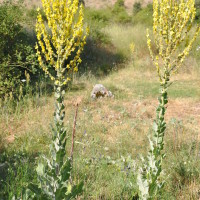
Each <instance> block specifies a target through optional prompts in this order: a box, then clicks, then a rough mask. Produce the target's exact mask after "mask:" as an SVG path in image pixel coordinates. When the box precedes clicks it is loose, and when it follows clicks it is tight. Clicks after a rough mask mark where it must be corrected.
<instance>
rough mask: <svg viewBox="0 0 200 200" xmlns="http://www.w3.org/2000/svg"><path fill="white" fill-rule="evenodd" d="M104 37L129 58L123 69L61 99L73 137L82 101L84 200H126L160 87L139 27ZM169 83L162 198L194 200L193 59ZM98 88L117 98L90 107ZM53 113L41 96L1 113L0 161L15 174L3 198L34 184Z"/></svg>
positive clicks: (196, 99) (83, 79)
mask: <svg viewBox="0 0 200 200" xmlns="http://www.w3.org/2000/svg"><path fill="white" fill-rule="evenodd" d="M103 31H105V33H106V34H108V35H110V38H112V40H111V41H112V47H113V48H116V49H117V51H118V52H120V53H121V54H123V55H126V57H127V60H126V61H125V62H124V63H123V64H120V65H122V67H121V68H122V69H120V70H118V71H112V72H111V73H110V74H109V75H108V76H106V77H102V78H96V77H95V76H94V75H92V74H87V75H85V74H84V75H80V77H79V78H78V77H77V78H75V80H74V83H73V86H72V88H71V89H70V90H69V91H68V92H67V94H66V100H65V105H66V118H65V124H66V127H67V129H68V133H69V135H71V132H72V123H73V116H74V112H75V108H74V107H73V102H74V101H75V100H76V99H77V98H81V99H82V103H81V105H80V107H79V113H78V121H77V133H76V134H77V135H76V142H75V144H76V146H75V160H74V163H75V168H74V176H75V178H74V179H75V180H77V181H78V180H80V179H84V180H85V189H84V194H83V197H82V199H129V198H130V197H131V195H132V192H134V191H136V184H135V175H134V172H135V169H136V167H137V166H136V165H137V164H139V161H138V160H139V155H140V154H141V153H142V154H144V155H145V153H146V152H147V149H148V137H147V136H148V134H150V132H151V125H152V122H153V119H154V118H155V108H156V106H157V96H158V92H159V91H158V89H159V85H158V79H157V77H156V72H155V69H154V67H153V65H152V63H151V60H150V58H149V54H148V51H147V47H146V42H145V41H146V39H145V28H144V26H143V25H136V26H134V27H130V26H128V27H125V26H119V25H112V26H107V27H105V29H103ZM131 42H133V43H134V44H135V48H136V49H135V53H134V55H130V51H129V45H130V43H131ZM173 81H174V84H173V85H172V86H171V88H170V90H169V99H170V100H169V104H168V109H167V116H166V118H167V124H168V128H167V132H166V145H165V152H166V154H167V157H166V160H165V163H164V168H165V174H166V176H165V178H166V181H167V184H166V187H165V188H164V190H163V194H162V196H163V199H199V198H200V196H199V195H200V194H199V193H200V182H199V180H200V179H199V178H200V177H199V176H200V155H199V153H200V152H199V143H200V135H199V131H200V129H199V127H200V114H199V113H200V88H199V85H200V79H199V69H198V59H195V58H194V57H192V56H191V57H190V58H188V59H187V61H186V62H185V65H184V67H183V69H181V70H180V73H179V75H176V76H175V78H174V80H173ZM96 83H101V84H103V85H104V86H105V87H106V88H108V89H109V90H111V91H112V93H113V94H114V98H105V99H98V100H92V99H91V98H90V93H91V91H92V88H93V85H94V84H96ZM53 111H54V98H53V96H46V95H43V96H41V97H38V96H34V97H32V98H28V99H26V100H24V102H21V103H19V104H18V106H17V107H16V109H15V112H14V113H12V114H11V113H9V112H8V108H7V107H4V108H2V109H1V115H0V135H1V148H2V149H3V150H4V151H5V152H6V153H7V155H8V156H6V155H5V156H4V157H3V156H2V158H1V159H2V160H4V161H5V160H6V161H7V162H8V163H10V164H11V165H12V166H15V165H17V166H19V167H17V173H16V171H15V172H14V173H11V174H10V181H9V180H8V179H7V184H8V186H6V185H5V182H4V185H2V186H4V187H5V188H6V189H4V193H5V192H6V191H7V192H10V193H16V192H19V191H20V190H21V189H22V187H25V186H26V183H27V181H28V180H32V181H34V180H35V172H34V165H36V164H35V162H34V159H36V163H37V159H38V155H39V154H41V153H45V154H46V153H48V147H49V143H50V140H51V128H50V125H51V124H52V116H53ZM68 147H70V139H69V143H68ZM69 149H70V148H69ZM22 151H23V152H24V153H23V154H21V153H20V152H22ZM16 158H17V159H16ZM131 158H132V159H133V160H134V161H133V160H132V159H131ZM13 161H14V163H15V165H14V164H13ZM137 161H138V162H137ZM20 180H21V181H20ZM0 194H1V195H2V193H0ZM1 195H0V196H1ZM9 198H10V197H9Z"/></svg>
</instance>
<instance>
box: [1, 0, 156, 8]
mask: <svg viewBox="0 0 200 200" xmlns="http://www.w3.org/2000/svg"><path fill="white" fill-rule="evenodd" d="M2 2H3V0H0V3H2ZM24 2H25V3H26V5H27V6H28V7H32V6H36V7H37V6H40V5H41V0H24ZM115 2H116V0H85V5H86V7H92V8H97V9H98V8H103V7H106V6H111V5H113V4H114V3H115ZM135 2H141V4H142V5H144V6H145V5H147V4H148V3H150V2H152V0H125V5H126V7H127V9H129V10H130V9H132V7H133V4H134V3H135Z"/></svg>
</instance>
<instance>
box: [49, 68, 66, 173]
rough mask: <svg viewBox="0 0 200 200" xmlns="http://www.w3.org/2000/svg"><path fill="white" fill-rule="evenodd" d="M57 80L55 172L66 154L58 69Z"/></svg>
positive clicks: (60, 83)
mask: <svg viewBox="0 0 200 200" xmlns="http://www.w3.org/2000/svg"><path fill="white" fill-rule="evenodd" d="M57 77H58V78H57V80H56V81H55V83H56V84H55V88H54V90H55V100H56V104H55V112H54V135H53V148H52V150H53V152H52V153H53V154H52V155H54V157H53V160H54V162H55V163H56V165H57V166H56V168H57V170H56V171H57V172H56V174H58V173H59V170H60V168H61V167H62V165H63V162H64V158H65V155H66V150H65V147H66V130H65V128H64V121H63V120H64V117H65V111H64V109H65V106H64V93H65V92H64V89H63V83H62V74H61V72H60V71H58V73H57Z"/></svg>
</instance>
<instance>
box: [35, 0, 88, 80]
mask: <svg viewBox="0 0 200 200" xmlns="http://www.w3.org/2000/svg"><path fill="white" fill-rule="evenodd" d="M42 5H43V10H44V13H45V15H46V19H47V24H48V27H47V25H46V24H45V23H44V21H43V19H42V15H41V14H40V11H38V12H39V13H38V16H37V23H36V34H37V39H38V44H37V46H36V48H37V55H38V60H39V62H40V64H41V67H42V68H43V70H44V71H45V73H47V74H48V75H49V76H50V78H51V79H55V78H54V77H53V76H52V75H51V74H50V73H49V69H48V68H47V67H45V65H44V63H43V61H42V58H43V59H45V60H46V61H47V62H49V64H50V65H53V66H54V69H55V71H56V74H57V76H59V77H60V79H62V82H65V80H68V71H69V70H68V71H67V70H65V69H70V68H71V67H74V70H70V71H77V70H78V67H77V66H78V64H79V63H81V61H82V60H81V59H80V55H81V52H82V51H83V47H84V44H85V41H86V36H87V35H88V33H89V29H88V28H86V30H85V29H84V25H83V6H82V5H81V6H79V0H73V1H72V0H68V1H65V0H42ZM41 55H42V57H41ZM72 55H75V56H74V58H72V60H71V61H69V62H68V63H69V64H67V65H66V66H65V65H64V64H65V61H66V60H68V59H69V57H71V56H72ZM64 73H66V74H64ZM69 73H71V72H69Z"/></svg>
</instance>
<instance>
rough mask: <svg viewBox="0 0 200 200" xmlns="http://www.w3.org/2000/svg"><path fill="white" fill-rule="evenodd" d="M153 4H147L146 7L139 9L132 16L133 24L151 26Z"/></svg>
mask: <svg viewBox="0 0 200 200" xmlns="http://www.w3.org/2000/svg"><path fill="white" fill-rule="evenodd" d="M152 15H153V5H152V4H148V5H147V7H145V8H143V9H142V10H140V11H139V12H138V13H136V14H135V15H134V16H133V23H134V24H145V25H149V26H151V25H152V24H153V18H152Z"/></svg>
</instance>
